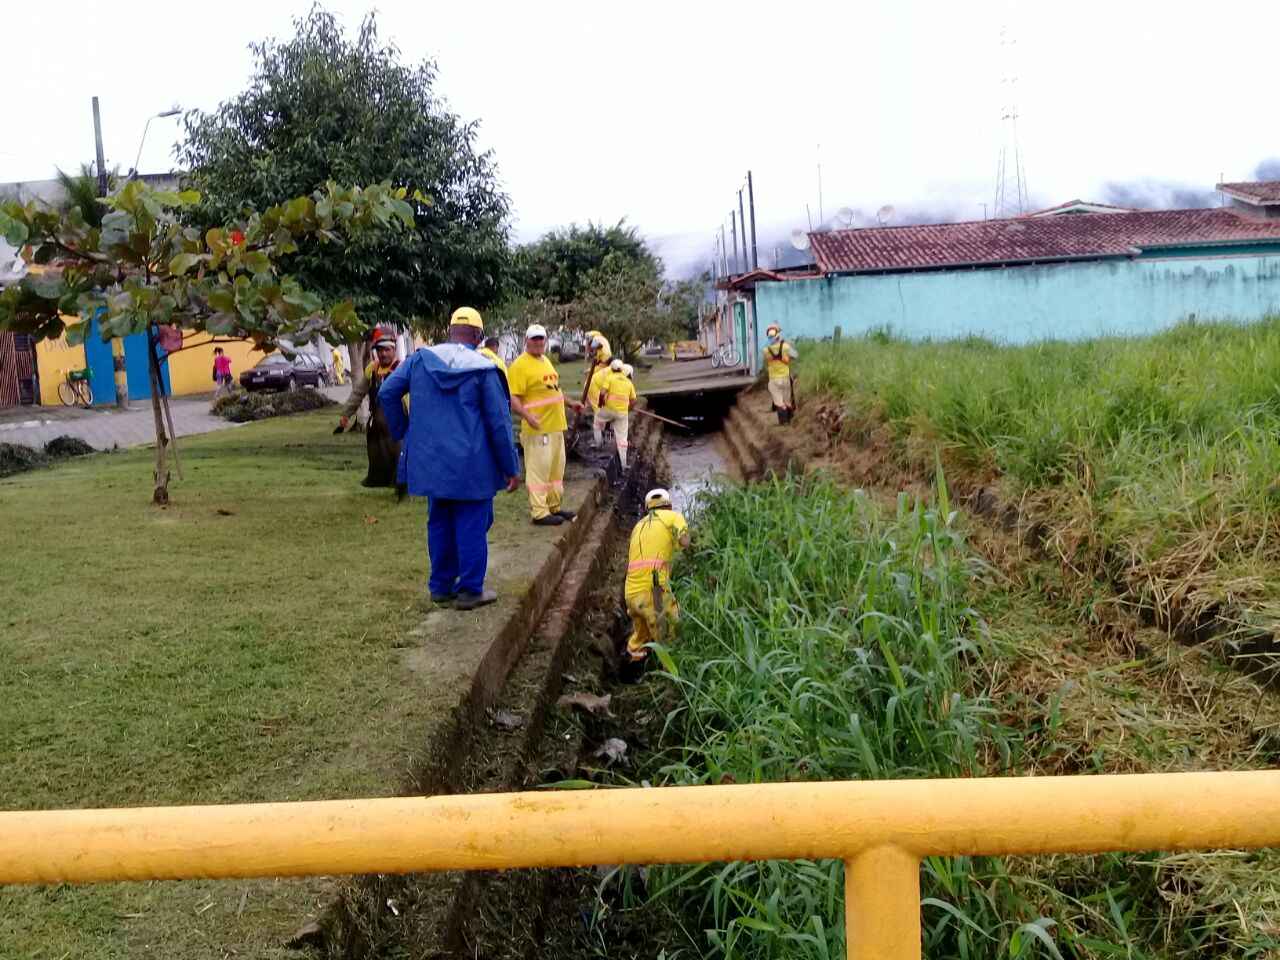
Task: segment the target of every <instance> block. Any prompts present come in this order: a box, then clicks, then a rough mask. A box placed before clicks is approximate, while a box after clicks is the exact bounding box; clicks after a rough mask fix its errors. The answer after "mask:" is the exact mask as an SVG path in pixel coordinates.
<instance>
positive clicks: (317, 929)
mask: <svg viewBox="0 0 1280 960" xmlns="http://www.w3.org/2000/svg"><path fill="white" fill-rule="evenodd" d="M284 945H285V946H286V947H288V948H289V949H290V950H303V949H305V948H307V947H321V946H324V928H323V927H321V926H320V924H318V923H317V922H316V921H314V920H308V921H307V922H306V923H304V924H303V925H302V926H300V927H299V928H298V929H297V930H296V931H294V933H293V936H291V937H290V938H289V939H288V940H286V941H285V942H284Z"/></svg>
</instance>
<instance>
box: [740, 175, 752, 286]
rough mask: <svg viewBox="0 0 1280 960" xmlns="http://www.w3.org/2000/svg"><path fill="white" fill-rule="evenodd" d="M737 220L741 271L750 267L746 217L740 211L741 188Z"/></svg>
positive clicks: (744, 271)
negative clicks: (740, 232) (740, 225)
mask: <svg viewBox="0 0 1280 960" xmlns="http://www.w3.org/2000/svg"><path fill="white" fill-rule="evenodd" d="M738 222H739V223H740V224H742V272H743V273H746V272H747V271H748V270H750V269H751V260H750V258H749V257H748V256H747V218H746V216H745V215H744V214H743V212H742V188H741V187H739V188H738Z"/></svg>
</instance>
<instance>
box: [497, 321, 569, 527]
mask: <svg viewBox="0 0 1280 960" xmlns="http://www.w3.org/2000/svg"><path fill="white" fill-rule="evenodd" d="M546 352H547V329H546V327H544V326H542V324H540V323H535V324H531V325H530V326H529V329H527V330H526V331H525V333H524V353H522V354H520V356H518V357H516V358H515V360H513V361H512V362H511V366H509V367H508V368H507V384H508V386H509V387H510V388H511V411H512V413H514V414H515V415H516V416H517V417H519V418H520V419H521V420H523V421H524V422H523V423H522V424H521V425H520V445H521V447H523V448H524V482H525V486H526V487H528V488H529V512H530V513H531V514H532V515H533V522H534V524H535V525H537V526H539V527H555V526H559V525H560V524H562V523H564V522H565V521H566V520H572V519H573V516H574V515H573V511H572V510H562V509H561V508H560V503H561V501H562V500H563V499H564V463H565V448H564V432H565V430H567V429H568V427H569V424H568V421H567V420H566V419H565V409H564V408H565V402H566V401H565V396H564V394H563V393H562V392H561V391H560V374H558V373H556V368H555V367H554V366H552V365H551V361H550V360H548V359H547V356H546ZM568 403H569V405H570V406H571V407H573V408H574V409H575V410H581V408H582V404H581V403H579V402H577V401H576V400H570V401H568Z"/></svg>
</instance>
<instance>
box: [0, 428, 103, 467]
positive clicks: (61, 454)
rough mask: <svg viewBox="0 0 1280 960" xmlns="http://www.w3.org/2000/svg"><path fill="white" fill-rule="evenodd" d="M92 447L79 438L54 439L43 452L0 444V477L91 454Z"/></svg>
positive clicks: (21, 446) (25, 447) (12, 444)
mask: <svg viewBox="0 0 1280 960" xmlns="http://www.w3.org/2000/svg"><path fill="white" fill-rule="evenodd" d="M93 452H94V449H93V447H91V446H89V444H87V443H85V442H84V441H83V440H81V439H80V438H79V437H69V436H61V437H54V438H53V439H52V440H50V441H49V442H48V443H46V444H45V445H44V450H43V451H41V450H35V449H33V448H31V447H27V446H23V445H22V444H20V443H0V477H12V476H14V475H15V474H19V473H25V472H26V471H28V470H35V469H36V468H37V467H47V466H50V465H52V464H53V463H55V462H57V461H58V460H67V459H69V458H71V457H83V456H85V455H87V454H90V453H93Z"/></svg>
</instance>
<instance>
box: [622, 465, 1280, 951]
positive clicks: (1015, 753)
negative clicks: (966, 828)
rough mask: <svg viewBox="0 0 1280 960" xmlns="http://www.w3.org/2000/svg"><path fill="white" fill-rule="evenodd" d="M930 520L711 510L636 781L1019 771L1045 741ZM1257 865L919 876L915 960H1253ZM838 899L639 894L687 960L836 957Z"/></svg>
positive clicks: (972, 568)
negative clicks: (662, 706)
mask: <svg viewBox="0 0 1280 960" xmlns="http://www.w3.org/2000/svg"><path fill="white" fill-rule="evenodd" d="M935 502H936V505H937V506H936V509H926V508H924V507H922V506H921V505H919V504H915V503H911V502H909V501H908V500H907V499H906V498H905V497H903V498H900V499H899V501H898V506H897V511H896V515H894V516H891V517H883V516H881V515H880V514H879V513H878V512H877V510H876V508H875V507H874V505H873V504H872V503H871V502H870V501H869V500H868V499H867V498H866V497H865V496H863V495H862V494H860V493H858V492H849V491H845V490H842V489H840V488H839V487H837V486H836V485H834V484H833V483H831V482H830V481H829V480H827V479H825V478H823V477H821V476H811V477H809V478H807V479H803V480H800V479H794V478H789V479H786V480H775V481H773V482H771V483H769V484H766V485H762V486H756V487H751V488H748V489H745V490H737V489H730V490H723V491H720V492H718V493H716V494H715V495H713V496H712V497H710V498H709V500H708V501H707V505H706V508H705V510H704V511H703V512H702V514H701V515H700V516H699V518H698V522H697V524H696V535H697V542H696V544H695V547H694V549H693V550H692V552H691V555H690V557H689V558H688V560H687V561H686V562H685V563H684V564H683V566H682V570H681V573H680V575H679V577H678V578H677V581H676V590H677V592H678V594H679V595H680V597H681V600H682V603H683V605H684V612H683V617H682V626H681V635H680V641H679V643H678V644H675V645H674V646H673V647H672V648H671V649H670V650H668V651H663V655H664V657H665V658H666V659H667V660H668V661H669V668H670V673H669V677H670V679H671V680H672V681H673V682H674V685H675V692H676V694H677V696H678V699H679V703H678V706H677V707H676V708H675V709H674V710H673V711H672V713H671V715H670V717H669V719H668V742H669V745H668V747H667V748H666V751H665V753H664V754H663V755H662V756H661V757H660V758H659V759H656V760H655V761H654V763H653V764H652V765H651V768H650V769H649V770H648V771H647V774H648V775H650V776H652V777H653V779H656V780H658V781H659V782H663V783H671V784H698V783H717V782H739V783H746V782H765V781H780V780H825V779H881V778H905V777H932V776H942V777H951V776H972V775H978V774H1017V773H1023V772H1026V771H1027V770H1029V769H1034V768H1035V766H1036V765H1037V758H1036V756H1035V755H1034V753H1033V751H1035V750H1036V749H1038V743H1039V741H1038V740H1034V739H1029V738H1024V737H1023V736H1022V735H1021V733H1022V731H1019V730H1016V729H1014V728H1012V727H1011V726H1009V725H1008V724H1007V723H1004V722H1002V721H1001V720H1000V717H1002V716H1005V715H1006V714H1005V710H1004V704H1002V703H1000V702H998V701H997V699H996V697H995V695H994V693H993V687H992V685H993V683H994V677H993V672H992V671H991V670H990V669H989V667H990V664H991V663H992V662H993V661H995V660H996V659H998V658H999V657H1001V656H1002V655H1003V651H1002V650H1000V649H998V647H996V645H995V644H994V643H993V642H992V641H991V640H990V639H989V636H988V631H987V629H986V627H985V624H984V623H983V621H982V620H981V619H980V617H979V616H978V614H977V613H976V612H975V611H974V609H973V608H972V603H973V602H974V598H975V596H976V593H975V591H974V589H973V587H974V583H975V581H976V578H977V576H978V575H979V573H980V569H979V568H978V567H977V566H976V565H975V564H974V562H973V560H972V559H971V558H970V557H969V555H968V554H967V552H966V550H965V548H964V545H963V543H962V542H961V538H960V536H959V535H958V533H957V532H956V530H955V529H954V528H953V526H952V524H951V520H952V517H951V515H950V513H949V505H948V502H947V495H946V490H945V486H940V487H939V490H938V491H937V493H936V496H935ZM1222 856H1224V857H1225V856H1230V855H1225V854H1224V855H1222ZM1234 856H1239V855H1234ZM1248 857H1250V858H1257V857H1265V855H1264V854H1257V855H1253V854H1251V855H1248ZM1253 862H1254V861H1252V860H1245V861H1243V863H1244V866H1243V867H1242V871H1243V874H1244V875H1245V876H1246V879H1247V883H1246V880H1240V881H1239V882H1238V883H1237V884H1236V885H1233V884H1231V883H1224V882H1223V881H1222V878H1223V876H1224V874H1223V873H1222V872H1219V871H1210V872H1206V871H1204V870H1202V869H1201V866H1202V864H1203V861H1202V860H1197V861H1192V860H1189V859H1188V860H1183V859H1181V858H1172V857H1166V856H1161V855H1158V854H1144V855H1107V856H1097V857H1072V858H1067V857H1055V858H1042V859H1010V860H1000V859H995V858H943V857H931V858H929V859H927V860H926V861H925V863H924V864H923V867H922V876H921V880H922V885H923V897H924V899H923V904H922V907H923V911H924V935H925V943H924V954H925V955H926V956H931V957H932V956H936V957H965V958H982V957H991V958H996V957H1001V958H1003V957H1035V956H1044V957H1073V958H1104V957H1113V956H1124V957H1132V958H1145V957H1173V956H1188V957H1189V956H1191V955H1193V954H1197V955H1198V954H1201V953H1205V954H1206V955H1209V954H1214V955H1227V954H1229V955H1234V956H1250V955H1253V956H1262V955H1265V951H1267V950H1273V949H1277V948H1280V939H1277V936H1276V931H1275V930H1274V929H1270V928H1269V923H1270V918H1269V916H1268V915H1251V916H1248V917H1247V918H1245V917H1244V915H1243V913H1241V912H1239V911H1240V910H1241V909H1242V908H1241V907H1240V906H1239V904H1241V903H1248V904H1250V906H1251V907H1252V905H1253V904H1255V903H1259V902H1266V903H1270V904H1271V906H1272V907H1274V906H1275V899H1274V897H1272V898H1270V899H1268V898H1267V897H1266V896H1265V891H1262V892H1261V893H1259V892H1258V891H1256V890H1253V889H1252V888H1251V887H1250V886H1249V885H1250V884H1252V885H1253V886H1257V884H1258V883H1259V878H1260V877H1263V878H1265V876H1266V875H1267V874H1266V870H1265V869H1264V868H1262V867H1258V866H1252V867H1251V866H1250V864H1251V863H1253ZM1259 862H1265V861H1259ZM842 885H843V873H842V866H841V864H840V863H839V862H837V861H818V862H813V861H799V862H789V863H782V862H770V863H731V864H717V865H704V866H696V867H671V868H662V869H657V870H653V871H651V872H650V874H649V877H648V883H647V887H648V889H649V891H650V896H651V897H652V898H653V901H654V903H656V904H657V905H659V906H660V907H661V908H663V909H666V910H669V911H670V914H671V919H672V923H673V924H674V925H675V926H676V927H678V928H679V929H682V930H685V931H692V932H691V933H690V934H689V936H688V940H689V943H688V950H689V955H703V954H704V953H705V952H707V951H710V953H711V954H713V955H716V956H723V957H742V958H757V957H758V958H775V957H777V958H781V957H814V958H817V957H824V958H825V957H833V956H839V955H841V951H842V950H843V948H844V943H843V941H844V919H843V890H842ZM1263 885H1264V886H1265V884H1263ZM1268 931H1270V932H1268ZM668 956H671V954H670V953H668Z"/></svg>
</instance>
